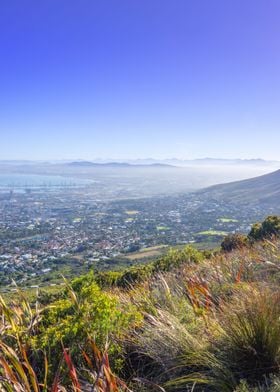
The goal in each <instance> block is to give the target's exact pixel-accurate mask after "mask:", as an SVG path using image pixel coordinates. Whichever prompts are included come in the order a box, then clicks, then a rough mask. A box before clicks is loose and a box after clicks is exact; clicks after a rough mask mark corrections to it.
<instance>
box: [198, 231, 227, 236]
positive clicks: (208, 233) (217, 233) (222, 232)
mask: <svg viewBox="0 0 280 392" xmlns="http://www.w3.org/2000/svg"><path fill="white" fill-rule="evenodd" d="M197 235H219V236H226V235H228V233H227V232H226V231H220V230H205V231H201V232H200V233H197Z"/></svg>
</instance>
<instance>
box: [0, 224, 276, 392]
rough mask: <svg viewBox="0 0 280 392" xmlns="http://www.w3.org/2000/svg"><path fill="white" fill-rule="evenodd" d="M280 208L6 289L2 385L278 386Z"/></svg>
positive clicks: (100, 389)
mask: <svg viewBox="0 0 280 392" xmlns="http://www.w3.org/2000/svg"><path fill="white" fill-rule="evenodd" d="M279 283H280V218H278V217H268V218H267V219H266V220H265V221H264V222H263V223H262V224H256V225H254V226H253V227H252V230H251V232H250V233H249V235H248V236H246V237H245V236H242V235H239V234H237V235H232V236H230V237H227V238H226V239H224V241H223V243H222V247H221V250H216V251H213V252H209V251H205V252H199V251H197V250H195V249H193V248H191V247H186V248H185V249H183V250H172V251H170V252H169V253H168V254H167V255H165V256H162V257H161V258H159V259H157V260H155V261H154V262H152V263H150V264H146V265H142V266H139V267H133V268H130V269H126V270H124V271H121V272H106V273H99V274H94V273H93V272H92V273H90V274H88V275H86V276H82V277H80V278H77V279H75V280H73V281H72V282H67V281H65V286H64V288H63V290H62V291H61V292H58V293H53V294H52V293H51V292H38V295H37V296H36V298H27V296H26V294H24V293H22V292H20V291H19V292H18V293H17V296H16V299H15V300H13V301H12V300H11V298H6V299H5V300H4V299H3V298H1V299H0V313H1V325H0V334H1V338H0V391H18V392H21V391H22V392H25V391H27V392H28V391H30V392H31V391H32V392H33V391H35V392H39V391H40V392H43V391H51V392H58V391H75V392H78V391H96V392H114V391H136V392H140V391H141V392H145V391H179V392H183V391H190V392H191V391H221V392H231V391H232V392H233V391H235V392H275V391H280V289H279Z"/></svg>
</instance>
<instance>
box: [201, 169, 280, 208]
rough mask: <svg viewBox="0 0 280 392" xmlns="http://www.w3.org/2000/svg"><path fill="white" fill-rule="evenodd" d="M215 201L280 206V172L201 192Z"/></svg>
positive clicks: (217, 186)
mask: <svg viewBox="0 0 280 392" xmlns="http://www.w3.org/2000/svg"><path fill="white" fill-rule="evenodd" d="M201 194H205V195H207V197H209V196H210V197H212V198H214V199H219V200H223V201H228V202H234V203H241V204H247V203H251V204H265V205H270V206H271V207H273V206H278V205H279V204H280V170H277V171H275V172H273V173H269V174H265V175H263V176H260V177H255V178H250V179H248V180H242V181H236V182H231V183H228V184H221V185H215V186H212V187H210V188H206V189H204V190H202V191H201Z"/></svg>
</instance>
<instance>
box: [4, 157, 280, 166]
mask: <svg viewBox="0 0 280 392" xmlns="http://www.w3.org/2000/svg"><path fill="white" fill-rule="evenodd" d="M0 164H1V165H38V164H40V165H50V164H52V165H70V166H78V167H89V166H92V167H93V166H96V167H99V166H100V165H103V166H105V165H107V166H111V167H130V166H178V167H193V166H202V167H203V166H213V167H214V166H248V167H250V166H254V167H270V166H271V167H274V168H277V169H278V168H279V169H280V161H273V160H264V159H222V158H201V159H177V158H171V159H155V158H146V159H92V160H90V161H88V160H82V159H77V160H73V161H71V160H57V161H47V160H41V161H31V160H29V161H28V160H0Z"/></svg>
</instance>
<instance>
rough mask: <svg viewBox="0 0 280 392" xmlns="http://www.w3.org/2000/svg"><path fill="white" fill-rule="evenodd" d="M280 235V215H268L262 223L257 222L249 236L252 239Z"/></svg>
mask: <svg viewBox="0 0 280 392" xmlns="http://www.w3.org/2000/svg"><path fill="white" fill-rule="evenodd" d="M273 236H275V237H279V236H280V217H279V216H268V217H267V218H266V219H265V220H264V221H263V222H262V223H255V224H254V225H253V226H252V228H251V231H250V233H249V235H248V237H249V238H250V239H251V240H255V241H258V240H262V239H265V238H271V237H273Z"/></svg>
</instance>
